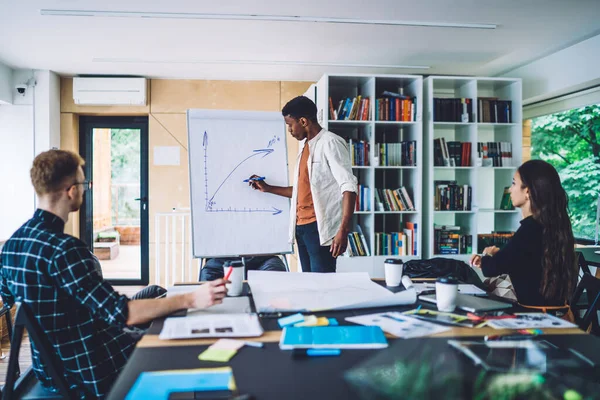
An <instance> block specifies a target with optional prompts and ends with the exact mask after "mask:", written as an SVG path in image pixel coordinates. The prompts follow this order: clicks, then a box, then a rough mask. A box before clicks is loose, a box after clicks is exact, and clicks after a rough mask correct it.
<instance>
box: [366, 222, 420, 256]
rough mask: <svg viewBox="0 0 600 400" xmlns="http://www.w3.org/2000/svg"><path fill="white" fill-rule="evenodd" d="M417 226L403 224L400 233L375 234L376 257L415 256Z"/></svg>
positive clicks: (413, 223) (407, 223)
mask: <svg viewBox="0 0 600 400" xmlns="http://www.w3.org/2000/svg"><path fill="white" fill-rule="evenodd" d="M417 225H418V224H417V223H416V222H405V223H404V226H405V228H403V229H402V232H390V233H386V232H376V233H375V255H376V256H416V255H417V254H418V253H417V250H418V239H417V238H418V226H417Z"/></svg>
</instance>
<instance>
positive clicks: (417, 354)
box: [108, 284, 600, 400]
mask: <svg viewBox="0 0 600 400" xmlns="http://www.w3.org/2000/svg"><path fill="white" fill-rule="evenodd" d="M242 295H248V287H247V285H246V284H245V287H244V293H243V294H242ZM250 298H251V295H250ZM251 304H252V307H254V305H253V302H251ZM419 304H420V305H421V306H422V307H426V308H431V306H430V305H428V304H427V303H424V302H419ZM414 308H415V305H411V306H396V307H385V308H370V309H356V310H344V311H327V312H319V313H313V314H315V315H317V316H326V317H328V318H336V319H337V320H338V322H339V324H340V325H352V324H351V323H348V322H346V321H345V320H344V318H346V317H349V316H356V315H363V314H371V313H376V312H385V311H408V310H411V309H414ZM513 310H515V311H519V309H518V308H513ZM260 320H261V324H262V326H263V329H264V331H265V333H264V335H263V336H261V337H259V338H247V339H244V340H253V341H260V342H262V343H264V347H263V348H256V347H248V346H244V347H243V348H241V349H240V350H239V352H238V354H237V355H235V356H234V357H233V358H232V359H231V360H230V361H229V362H228V363H217V362H208V361H200V360H199V359H198V355H199V354H200V353H201V352H203V351H204V350H205V349H206V348H207V347H208V346H209V345H210V344H212V343H214V342H215V341H216V340H217V339H216V338H215V339H185V340H161V339H159V338H158V334H159V333H160V331H161V329H162V326H163V323H164V318H160V319H157V320H155V321H154V322H153V323H152V325H151V327H150V329H149V330H148V332H147V334H146V335H145V336H144V337H143V338H142V339H141V340H140V342H139V343H138V344H137V346H136V349H135V350H134V352H133V354H132V356H131V358H130V360H129V361H128V363H127V364H126V366H125V368H124V369H123V371H122V372H121V374H120V375H119V378H118V379H117V381H116V382H115V385H114V386H113V389H112V391H111V392H110V394H109V396H108V399H115V400H116V399H125V398H126V396H127V393H128V392H129V390H130V388H131V387H132V385H133V384H134V383H135V381H136V379H137V378H138V376H139V375H140V374H141V373H142V372H147V371H162V370H176V369H194V368H215V367H223V366H230V367H231V368H232V370H233V375H234V378H235V381H236V385H237V388H238V393H239V394H247V395H250V397H245V398H254V399H310V400H317V399H361V398H370V397H371V394H369V393H367V394H365V393H364V391H362V390H357V388H356V386H354V385H352V384H350V383H349V381H348V377H346V378H345V376H344V374H345V373H346V372H347V371H349V370H353V369H354V368H356V367H360V366H361V365H362V364H363V363H367V365H369V363H371V364H373V365H382V363H383V364H385V363H386V362H388V364H390V365H393V363H394V362H398V360H399V359H403V360H408V361H411V362H413V363H414V362H415V361H416V363H417V365H418V364H420V363H423V362H429V363H431V364H432V365H434V364H435V363H436V362H437V361H436V360H438V359H440V355H444V354H445V355H449V357H450V358H451V359H452V360H453V361H452V362H453V363H454V364H452V365H453V366H454V367H453V371H454V372H457V373H458V375H459V376H463V377H468V379H473V380H474V379H475V377H477V376H478V369H477V367H476V366H474V365H473V363H472V362H470V361H469V360H468V359H463V357H459V356H462V355H461V354H459V353H458V352H456V350H453V349H452V348H450V346H449V345H448V339H449V338H458V339H467V338H470V339H479V340H481V339H482V337H483V336H486V335H505V334H509V333H514V331H511V330H506V329H504V330H497V329H492V328H489V327H482V328H477V329H475V328H464V327H452V328H451V329H450V330H449V331H446V332H442V333H439V334H436V335H433V336H429V337H425V338H418V339H398V338H396V337H395V336H393V335H390V334H386V336H387V337H388V341H389V343H390V347H388V348H386V349H379V350H375V349H369V350H342V353H341V355H340V356H336V357H308V358H300V359H298V358H293V357H292V355H291V351H283V350H280V349H279V343H278V342H279V338H280V335H281V329H280V328H279V326H278V324H277V318H262V317H261V319H260ZM538 338H543V339H545V340H547V341H548V342H550V343H553V344H555V345H557V346H559V347H568V348H572V349H574V350H576V351H578V352H580V353H581V354H584V355H585V356H586V357H588V358H589V359H590V360H591V361H592V362H594V363H599V364H600V339H598V338H597V337H595V336H592V335H588V334H585V333H584V332H583V331H581V330H580V329H578V328H563V329H557V328H554V329H544V330H543V335H541V336H539V337H538ZM536 340H537V339H536ZM442 358H444V357H442ZM446 358H448V357H446ZM386 359H387V361H386ZM369 368H370V367H369ZM359 386H360V385H359ZM455 386H456V385H455ZM459 386H461V388H460V389H459V390H464V391H465V392H463V393H460V394H459V396H458V398H469V397H471V396H472V395H473V394H472V393H471V392H470V391H469V390H470V389H469V387H472V385H464V384H463V385H459ZM454 389H456V388H454ZM197 393H199V392H197ZM177 398H178V399H179V398H181V397H177ZM189 398H194V397H193V396H192V397H189ZM196 398H204V399H207V398H211V397H207V396H206V395H205V396H204V397H196ZM218 398H221V397H218ZM225 398H230V397H225ZM242 398H243V397H242ZM398 398H403V397H402V396H399V397H398Z"/></svg>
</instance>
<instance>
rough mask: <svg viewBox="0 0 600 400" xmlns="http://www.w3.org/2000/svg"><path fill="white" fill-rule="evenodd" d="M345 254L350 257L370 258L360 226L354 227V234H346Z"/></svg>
mask: <svg viewBox="0 0 600 400" xmlns="http://www.w3.org/2000/svg"><path fill="white" fill-rule="evenodd" d="M346 254H347V255H348V256H350V257H359V256H366V257H370V256H371V252H370V251H369V246H368V245H367V240H366V239H365V235H363V231H362V229H361V227H360V225H356V232H350V233H349V234H348V247H347V249H346Z"/></svg>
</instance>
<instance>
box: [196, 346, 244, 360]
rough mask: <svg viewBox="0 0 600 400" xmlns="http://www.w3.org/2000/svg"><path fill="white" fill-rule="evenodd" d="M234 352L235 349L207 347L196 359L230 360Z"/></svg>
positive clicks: (235, 351)
mask: <svg viewBox="0 0 600 400" xmlns="http://www.w3.org/2000/svg"><path fill="white" fill-rule="evenodd" d="M236 353H237V350H232V349H219V348H214V347H209V348H208V349H206V350H204V351H203V352H202V353H201V354H200V355H199V356H198V359H199V360H202V361H217V362H227V361H229V360H231V358H232V357H233V356H235V355H236Z"/></svg>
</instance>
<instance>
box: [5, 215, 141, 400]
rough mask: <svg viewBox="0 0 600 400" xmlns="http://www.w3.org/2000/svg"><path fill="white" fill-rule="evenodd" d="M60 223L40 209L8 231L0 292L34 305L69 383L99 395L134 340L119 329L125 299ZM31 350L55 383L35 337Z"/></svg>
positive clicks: (38, 370) (43, 378)
mask: <svg viewBox="0 0 600 400" xmlns="http://www.w3.org/2000/svg"><path fill="white" fill-rule="evenodd" d="M64 227H65V223H64V222H63V220H62V219H61V218H59V217H58V216H56V215H54V214H52V213H50V212H47V211H44V210H39V209H38V210H36V211H35V213H34V215H33V218H32V219H30V220H29V221H27V222H26V223H25V224H24V225H23V226H21V227H20V228H19V229H18V230H17V231H16V232H15V233H14V234H13V236H12V237H11V238H10V239H9V240H8V241H7V242H6V243H5V245H4V247H3V249H2V254H1V255H0V294H1V295H2V299H3V300H4V302H5V303H6V304H10V305H12V304H13V303H14V301H15V299H21V301H23V302H25V303H27V304H28V305H29V306H30V307H31V309H32V310H33V314H34V315H35V316H36V317H37V320H38V322H39V323H40V324H41V326H42V329H43V330H44V332H45V333H46V334H47V335H48V339H50V342H51V343H52V344H53V346H54V350H55V352H56V353H57V354H58V356H59V357H60V358H61V359H62V363H63V367H64V369H65V377H66V378H67V381H68V382H69V384H70V385H71V388H72V389H73V390H74V391H78V392H80V394H81V397H83V396H86V397H91V396H95V397H103V396H105V395H106V394H107V393H108V391H109V390H110V387H111V385H112V384H113V383H114V382H115V379H116V378H117V375H118V374H119V372H120V371H121V369H122V368H123V366H124V365H125V363H126V362H127V359H128V358H129V356H130V354H131V352H132V351H133V349H134V347H135V344H136V340H135V339H134V338H132V337H131V336H130V335H128V334H127V333H125V332H123V328H124V327H125V326H126V321H127V312H128V308H127V302H128V301H129V300H128V299H127V297H125V296H121V295H119V294H117V293H116V292H115V291H114V289H113V288H112V286H111V285H109V284H108V283H107V282H105V281H104V280H103V279H102V277H101V273H100V265H99V263H98V259H97V258H96V257H95V256H94V255H93V254H92V253H91V252H90V251H89V249H88V247H87V246H86V245H85V243H83V242H82V241H80V240H79V239H77V238H75V237H73V236H70V235H67V234H65V233H63V230H64ZM31 356H32V361H33V369H34V371H35V374H36V375H37V377H38V379H39V380H40V382H41V383H42V385H43V386H45V387H48V388H51V389H52V388H53V387H52V380H51V379H50V377H49V376H48V374H47V373H46V372H45V369H44V363H43V361H42V360H41V359H40V353H39V352H38V351H37V349H36V348H35V346H34V344H33V343H32V344H31Z"/></svg>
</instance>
